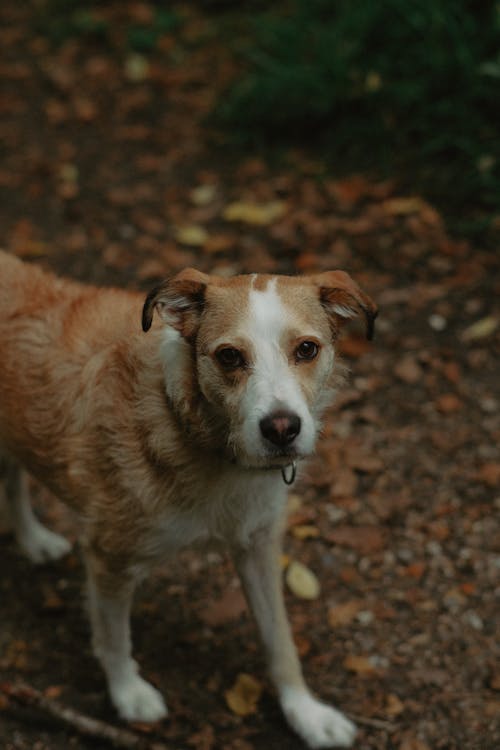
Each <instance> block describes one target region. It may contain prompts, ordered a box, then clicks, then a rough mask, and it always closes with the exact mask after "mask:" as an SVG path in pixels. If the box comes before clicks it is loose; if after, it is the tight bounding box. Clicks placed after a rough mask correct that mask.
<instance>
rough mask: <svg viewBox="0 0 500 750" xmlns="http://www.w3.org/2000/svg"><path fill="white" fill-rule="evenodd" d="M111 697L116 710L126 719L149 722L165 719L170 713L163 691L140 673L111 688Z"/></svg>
mask: <svg viewBox="0 0 500 750" xmlns="http://www.w3.org/2000/svg"><path fill="white" fill-rule="evenodd" d="M111 698H112V701H113V703H114V705H115V707H116V710H117V711H118V713H119V714H120V716H121V717H122V719H126V721H144V722H146V723H148V724H149V723H153V722H155V721H160V719H164V718H165V716H167V714H168V711H167V707H166V705H165V702H164V700H163V698H162V695H161V693H160V692H158V690H156V689H155V688H154V687H153V686H152V685H150V684H149V682H146V680H143V679H142V677H139V675H134V676H133V677H131V678H130V679H129V680H127V681H126V682H125V683H122V684H121V685H119V686H118V687H114V688H111Z"/></svg>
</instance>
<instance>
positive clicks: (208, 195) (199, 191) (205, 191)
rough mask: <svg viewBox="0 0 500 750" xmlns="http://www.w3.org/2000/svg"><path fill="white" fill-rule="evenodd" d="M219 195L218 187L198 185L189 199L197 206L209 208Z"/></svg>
mask: <svg viewBox="0 0 500 750" xmlns="http://www.w3.org/2000/svg"><path fill="white" fill-rule="evenodd" d="M216 195H217V186H216V185H210V184H208V185H198V187H195V188H193V190H191V192H190V194H189V197H190V199H191V203H194V205H195V206H208V205H209V204H210V203H212V201H213V200H214V198H215V196H216Z"/></svg>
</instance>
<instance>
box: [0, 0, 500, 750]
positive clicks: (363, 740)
mask: <svg viewBox="0 0 500 750" xmlns="http://www.w3.org/2000/svg"><path fill="white" fill-rule="evenodd" d="M101 5H102V7H101ZM101 5H99V6H96V7H98V8H100V10H98V11H96V12H95V13H94V15H93V16H92V17H91V18H92V19H93V21H94V22H95V21H96V19H97V20H99V21H100V23H101V25H102V27H103V28H104V29H105V30H106V34H105V38H103V37H102V35H99V34H98V33H97V30H96V28H95V24H94V27H92V29H93V31H92V33H90V32H88V31H86V32H85V33H84V32H83V31H82V30H81V28H80V27H79V31H78V33H76V32H74V30H73V31H72V30H71V29H69V30H68V29H66V32H65V33H66V35H67V37H66V40H65V41H64V42H63V43H62V45H60V46H57V45H55V44H53V43H52V42H51V41H50V38H49V32H51V28H52V27H51V25H50V23H49V22H48V21H47V18H46V17H45V16H43V14H42V15H41V13H40V8H42V7H43V6H42V4H41V3H36V2H27V3H19V2H14V1H13V0H4V2H3V3H2V9H1V10H0V46H1V49H2V59H1V61H0V81H1V86H2V89H1V93H0V139H1V142H2V144H3V145H2V151H1V160H0V191H1V197H0V236H1V238H2V240H1V241H2V243H3V245H4V247H5V248H6V249H8V250H9V251H10V252H12V253H15V254H17V255H19V256H20V257H22V258H25V259H26V260H28V261H34V262H38V263H41V264H42V265H43V266H44V267H46V268H51V269H54V270H56V271H58V272H60V273H64V274H67V275H69V276H72V277H75V278H78V279H82V280H87V281H93V282H95V283H99V284H105V283H106V284H113V285H123V286H129V287H134V288H140V289H143V290H145V291H146V290H147V289H149V288H150V287H152V286H153V285H154V283H156V282H157V281H158V280H159V279H161V278H162V277H164V276H165V275H167V274H168V273H171V272H172V271H174V270H178V269H180V268H182V267H184V266H186V265H195V266H197V267H199V268H200V269H202V270H206V271H211V272H216V273H222V274H227V273H232V272H245V271H266V272H267V271H273V272H274V271H276V272H284V273H296V272H311V271H316V270H321V269H327V268H328V269H329V268H336V267H340V268H344V269H347V270H349V271H350V272H351V273H352V275H353V276H354V277H355V278H356V279H357V280H358V281H359V283H360V284H361V285H362V286H363V287H364V288H365V289H366V290H367V291H368V292H369V293H370V294H371V295H372V296H373V298H374V299H375V300H376V301H377V302H378V304H379V306H380V316H379V320H378V326H377V333H376V337H375V341H374V342H373V343H372V344H368V343H367V342H365V341H364V339H363V338H362V332H361V328H359V329H358V328H357V327H356V325H353V326H352V327H351V328H350V329H349V332H348V333H347V335H346V337H345V338H344V340H343V343H342V350H343V353H344V356H345V359H346V361H347V362H348V364H349V367H350V370H351V376H350V379H349V383H348V385H347V387H346V388H345V389H344V391H343V392H342V394H341V395H340V398H339V399H338V402H337V404H336V406H335V407H334V408H333V409H332V411H331V413H330V415H329V418H328V420H327V422H326V425H325V431H324V432H325V434H324V436H323V438H322V440H321V442H320V444H319V446H318V456H317V458H315V459H314V461H313V462H311V463H310V464H309V466H308V467H306V468H305V470H304V476H303V478H302V480H301V481H300V483H299V484H297V485H296V486H294V487H293V488H292V498H291V503H290V507H291V513H290V523H289V530H288V534H287V538H286V555H287V560H285V565H286V564H288V565H290V563H293V562H295V561H300V562H302V563H303V564H304V565H306V566H307V567H308V568H309V570H310V571H312V572H313V573H314V574H315V576H316V577H317V579H318V581H319V584H320V594H319V596H318V597H316V598H313V599H304V598H301V596H300V592H295V593H294V592H293V591H292V590H290V588H289V587H287V594H286V595H287V602H288V609H289V612H290V616H291V620H292V623H293V629H294V633H295V636H296V639H297V643H298V646H299V650H300V652H301V654H302V658H303V662H304V668H305V672H306V675H307V677H308V679H309V682H310V684H311V686H312V687H313V689H314V690H315V691H316V692H317V694H318V695H320V696H321V697H322V698H324V699H325V700H328V701H334V702H335V703H336V704H337V705H338V706H339V707H340V708H341V709H342V710H344V711H346V712H347V713H348V714H349V715H352V716H354V717H356V718H357V720H358V724H359V728H360V731H359V736H358V740H357V742H356V749H357V750H438V749H443V750H496V748H498V747H500V692H499V691H500V667H499V664H500V661H499V652H500V645H499V638H498V633H499V604H498V597H499V593H500V588H499V571H500V538H499V526H498V513H499V511H500V489H499V485H500V456H499V452H498V444H499V436H500V395H499V390H498V381H499V376H498V353H499V341H500V325H499V323H500V309H499V304H498V299H499V292H500V277H499V275H498V270H499V262H498V253H497V252H495V251H494V250H492V249H491V248H490V249H486V248H481V247H473V246H471V245H470V244H469V243H468V242H467V241H465V240H462V239H460V238H456V237H453V236H451V235H450V233H449V231H447V230H446V229H445V226H444V224H443V221H442V219H441V217H440V215H439V214H438V212H437V211H436V210H435V209H434V208H433V207H432V206H430V205H429V204H428V203H426V202H425V201H424V200H423V199H422V198H421V197H419V196H417V195H412V194H408V193H406V194H404V195H402V194H400V193H399V192H398V188H397V186H396V184H395V183H394V182H392V181H377V180H374V179H373V178H370V177H369V176H368V175H364V174H357V175H350V176H348V177H345V176H343V177H340V176H338V175H336V174H335V173H333V174H332V173H331V172H330V173H329V172H326V170H325V167H324V165H323V164H322V162H321V158H320V155H318V154H315V155H314V156H311V153H310V152H309V153H307V152H306V151H305V150H304V151H300V150H293V151H284V152H283V153H280V154H279V155H276V154H275V158H273V159H267V160H266V159H265V158H263V157H262V156H259V155H255V154H246V153H239V154H237V153H235V151H234V150H230V149H229V148H228V146H227V144H226V143H225V141H224V137H223V135H221V134H220V133H216V132H214V131H212V130H211V129H210V128H209V127H208V126H207V125H206V124H205V117H206V114H207V113H208V112H209V111H210V109H211V107H212V104H213V101H214V99H215V97H216V96H217V95H218V93H219V92H220V91H221V90H222V89H223V87H224V86H225V85H226V83H227V81H228V80H229V79H230V78H231V76H232V75H234V74H235V69H236V66H235V63H234V61H233V60H232V59H231V56H230V54H229V52H228V50H227V47H226V46H225V45H224V43H223V40H222V41H221V37H220V30H219V27H218V26H217V24H216V23H215V22H214V16H213V15H209V14H203V13H202V12H201V11H200V7H202V4H200V3H198V4H195V3H192V4H191V3H185V4H183V5H181V6H179V7H178V8H177V10H176V13H177V14H178V16H179V19H180V23H179V24H178V26H177V27H176V28H175V29H174V30H172V31H162V33H161V34H160V35H159V37H158V40H157V44H156V51H154V52H153V53H151V54H147V55H146V54H142V53H138V52H134V51H133V50H132V49H130V47H129V46H127V43H126V39H127V30H130V28H137V27H139V28H143V29H144V28H146V29H149V28H151V27H152V26H153V27H154V23H155V11H154V9H153V6H149V5H147V4H143V3H110V4H101ZM54 7H56V6H55V5H54ZM57 7H60V4H59V5H58V6H57ZM63 15H64V14H63ZM58 28H59V27H58ZM63 30H64V29H63ZM70 32H71V33H70ZM313 136H314V134H312V137H313ZM138 324H139V321H138ZM0 387H1V386H0ZM33 493H34V497H35V499H36V504H37V507H38V509H39V511H40V514H41V515H43V516H44V517H45V519H46V520H47V522H48V523H49V524H51V525H53V526H54V527H58V528H61V529H63V530H64V531H65V532H66V533H67V534H68V536H70V537H71V538H73V539H75V530H74V527H73V526H72V523H71V520H70V519H68V518H67V517H66V515H65V513H64V511H63V510H62V509H61V507H60V506H59V505H58V504H57V502H56V501H55V500H54V499H53V498H50V497H48V495H47V493H46V491H45V490H43V489H42V488H39V487H33ZM0 561H1V563H0V613H1V614H0V618H1V619H0V683H16V682H17V681H19V680H21V681H23V682H26V683H29V684H30V685H32V686H34V687H36V688H38V689H39V690H41V691H43V692H44V694H45V695H46V696H49V697H50V698H51V699H57V700H59V701H61V702H62V703H64V704H65V705H67V706H71V707H73V708H74V709H77V710H79V711H82V712H84V713H87V714H89V715H91V716H94V717H98V718H101V719H103V720H105V721H106V722H109V723H111V724H116V725H117V726H118V725H119V722H118V720H117V719H116V716H115V715H114V713H113V710H112V708H111V705H110V703H109V700H108V698H107V697H106V693H105V688H104V680H103V677H102V675H101V673H100V671H99V669H98V667H97V664H96V662H95V661H94V659H93V657H92V655H91V651H90V646H89V630H88V625H87V622H86V618H85V614H84V607H83V595H82V588H81V584H82V579H83V573H82V566H81V562H80V558H79V555H78V552H77V551H75V552H74V553H72V554H71V555H70V556H69V557H68V558H67V559H65V560H64V561H62V562H60V563H58V564H54V565H47V566H43V567H40V568H38V569H33V568H32V567H31V566H30V565H29V564H28V563H27V562H26V561H25V560H24V559H23V558H22V557H21V556H20V554H19V553H18V551H17V549H16V548H15V546H14V544H13V542H12V540H11V538H10V536H9V534H8V530H7V528H6V526H5V524H4V525H3V526H2V527H1V552H0ZM285 574H286V570H285ZM298 594H299V595H298ZM133 633H134V642H135V651H136V655H137V658H138V660H139V662H140V663H141V665H142V667H143V670H144V674H145V675H146V676H147V677H148V678H149V679H151V680H152V681H153V682H155V683H156V684H157V685H158V686H159V687H160V688H161V690H162V691H163V693H164V695H165V696H166V698H167V701H168V704H169V707H170V718H169V719H168V720H167V721H165V722H164V723H162V724H161V725H158V726H156V727H154V728H153V729H152V730H151V731H149V732H147V731H146V729H145V728H144V727H136V728H135V730H134V731H136V732H137V734H138V736H142V737H143V743H144V744H143V746H144V747H148V746H150V745H151V747H152V745H153V743H154V742H159V741H162V742H164V743H165V745H166V746H167V747H169V748H175V750H193V749H194V750H212V749H213V750H257V749H258V750H278V749H279V750H281V749H282V748H287V749H289V750H295V749H297V750H299V748H300V747H301V744H300V742H299V741H298V740H297V739H296V738H295V736H293V735H292V734H291V732H290V731H289V730H288V729H287V728H286V726H285V724H284V722H283V720H282V718H281V716H280V712H279V710H278V708H277V705H276V703H275V701H274V698H273V695H272V691H271V689H270V686H269V684H268V682H267V680H266V677H265V674H264V670H263V664H262V660H261V657H260V653H259V649H258V647H257V642H256V636H255V632H254V627H253V624H252V622H251V620H250V618H249V616H248V614H247V612H246V611H245V609H244V605H243V603H242V596H241V592H240V590H239V588H238V583H237V580H236V577H235V573H234V570H233V569H232V568H231V566H230V564H229V562H228V561H227V560H226V559H224V558H222V557H220V556H218V555H214V554H210V555H207V556H203V555H195V554H192V553H190V552H186V553H185V554H184V555H183V556H182V559H180V560H178V561H175V562H174V563H173V564H172V565H171V566H169V567H166V568H164V569H161V570H158V571H157V573H156V574H155V575H154V576H153V577H152V578H151V580H149V582H148V583H147V584H146V585H144V586H143V587H142V589H141V591H140V593H139V595H138V596H137V599H136V602H135V609H134V615H133ZM241 673H247V674H250V675H252V676H253V677H254V678H255V680H256V681H257V683H258V686H259V687H260V688H261V689H262V694H261V697H260V699H259V700H258V703H257V705H256V707H255V708H254V709H253V710H251V707H250V711H251V712H250V713H249V715H247V716H244V717H242V716H239V715H238V714H237V713H235V712H234V711H233V710H232V709H231V708H230V707H229V705H228V702H227V697H226V693H227V691H228V690H229V689H230V688H231V687H232V686H233V684H234V683H235V681H236V679H237V677H238V675H239V674H241ZM101 746H102V747H105V746H106V745H105V743H104V742H100V741H98V740H88V739H87V740H86V739H85V738H83V737H82V736H81V735H80V734H79V733H78V732H77V731H75V730H74V729H72V728H67V727H64V726H63V725H62V724H61V723H59V722H57V721H55V720H53V719H51V718H50V717H49V716H48V715H47V713H46V712H43V711H39V710H35V709H29V708H26V707H23V706H19V705H17V704H15V703H14V702H13V701H10V700H8V699H7V698H6V697H2V695H1V694H0V747H1V748H5V749H6V750H14V748H15V749H16V750H26V749H28V748H30V749H31V748H33V749H36V750H49V749H50V750H63V749H66V748H75V750H84V749H85V748H90V747H93V748H99V747H101Z"/></svg>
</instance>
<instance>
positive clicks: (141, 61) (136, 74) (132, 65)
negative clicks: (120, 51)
mask: <svg viewBox="0 0 500 750" xmlns="http://www.w3.org/2000/svg"><path fill="white" fill-rule="evenodd" d="M125 75H126V77H127V78H128V79H129V81H133V83H140V82H141V81H144V80H145V79H146V78H147V77H148V75H149V62H148V61H147V60H146V58H145V57H143V56H142V55H135V54H134V55H129V56H128V57H127V59H126V60H125Z"/></svg>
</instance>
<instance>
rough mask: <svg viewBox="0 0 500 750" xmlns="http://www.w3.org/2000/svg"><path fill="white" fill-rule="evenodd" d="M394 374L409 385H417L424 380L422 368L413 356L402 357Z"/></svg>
mask: <svg viewBox="0 0 500 750" xmlns="http://www.w3.org/2000/svg"><path fill="white" fill-rule="evenodd" d="M394 374H395V375H396V376H397V377H398V378H399V379H400V380H402V381H403V383H408V384H409V385H415V384H416V383H419V382H420V381H421V380H422V376H423V372H422V368H421V367H420V365H419V364H418V362H417V360H416V359H415V357H414V356H413V355H412V354H407V355H406V356H404V357H402V358H401V359H400V360H399V362H398V363H397V364H396V366H395V367H394Z"/></svg>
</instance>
